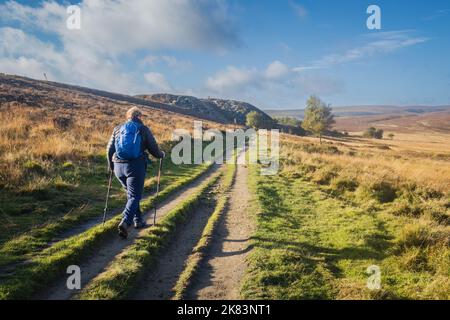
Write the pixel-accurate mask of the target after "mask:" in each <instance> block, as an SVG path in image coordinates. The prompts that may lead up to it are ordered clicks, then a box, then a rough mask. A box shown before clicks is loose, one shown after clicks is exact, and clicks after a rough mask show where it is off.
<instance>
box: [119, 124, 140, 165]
mask: <svg viewBox="0 0 450 320" xmlns="http://www.w3.org/2000/svg"><path fill="white" fill-rule="evenodd" d="M141 127H142V126H141V124H139V123H137V122H134V121H128V122H126V123H125V124H124V125H122V127H120V130H119V134H118V135H117V137H116V141H115V147H116V156H117V157H118V158H119V159H121V160H134V159H137V158H139V157H141V156H142V150H141V144H142V138H141V135H140V130H141Z"/></svg>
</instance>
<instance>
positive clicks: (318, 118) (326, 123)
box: [246, 96, 335, 143]
mask: <svg viewBox="0 0 450 320" xmlns="http://www.w3.org/2000/svg"><path fill="white" fill-rule="evenodd" d="M246 120H247V121H246V123H247V126H249V127H252V128H255V129H261V128H264V125H265V124H264V120H263V116H262V115H261V114H260V113H258V112H256V111H252V112H250V113H248V114H247V119H246ZM276 121H277V122H278V123H279V124H281V125H285V126H293V127H300V128H303V129H304V130H306V131H308V132H311V133H312V134H314V135H316V136H318V137H319V139H320V143H322V136H323V135H324V133H325V132H327V131H328V130H330V129H331V126H332V125H333V124H334V123H335V121H334V117H333V114H332V109H331V106H330V105H329V104H326V103H325V102H323V101H322V100H320V99H319V97H317V96H311V97H309V99H308V101H307V102H306V108H305V116H304V119H303V121H299V120H297V119H295V118H291V117H282V118H276Z"/></svg>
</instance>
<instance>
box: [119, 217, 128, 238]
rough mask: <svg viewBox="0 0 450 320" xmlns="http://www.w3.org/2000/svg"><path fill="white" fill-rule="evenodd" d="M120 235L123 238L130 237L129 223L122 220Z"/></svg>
mask: <svg viewBox="0 0 450 320" xmlns="http://www.w3.org/2000/svg"><path fill="white" fill-rule="evenodd" d="M119 237H121V238H122V239H126V238H128V223H127V222H126V221H125V220H122V221H121V222H120V224H119Z"/></svg>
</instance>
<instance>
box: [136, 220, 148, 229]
mask: <svg viewBox="0 0 450 320" xmlns="http://www.w3.org/2000/svg"><path fill="white" fill-rule="evenodd" d="M148 226H149V225H148V224H147V222H145V221H139V220H135V221H134V228H135V229H145V228H147V227H148Z"/></svg>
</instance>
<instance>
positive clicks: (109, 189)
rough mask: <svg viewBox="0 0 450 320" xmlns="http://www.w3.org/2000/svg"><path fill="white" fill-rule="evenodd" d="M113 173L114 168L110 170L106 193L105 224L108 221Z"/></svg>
mask: <svg viewBox="0 0 450 320" xmlns="http://www.w3.org/2000/svg"><path fill="white" fill-rule="evenodd" d="M112 175H113V172H112V170H110V173H109V183H108V193H107V194H106V203H105V210H103V225H104V224H105V221H106V211H108V200H109V193H110V191H111V184H112Z"/></svg>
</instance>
